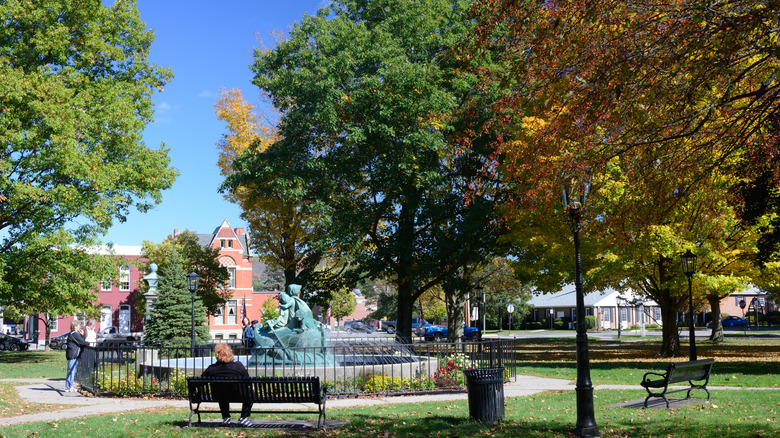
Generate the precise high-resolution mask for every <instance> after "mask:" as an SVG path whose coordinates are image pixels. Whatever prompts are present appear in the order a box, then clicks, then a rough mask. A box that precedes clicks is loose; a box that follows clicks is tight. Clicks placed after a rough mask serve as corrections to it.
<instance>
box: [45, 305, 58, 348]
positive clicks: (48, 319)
mask: <svg viewBox="0 0 780 438" xmlns="http://www.w3.org/2000/svg"><path fill="white" fill-rule="evenodd" d="M55 318H56V317H55ZM43 327H44V329H45V332H46V337H45V338H44V341H43V344H44V348H43V351H49V339H51V316H49V314H48V313H46V318H45V319H43Z"/></svg>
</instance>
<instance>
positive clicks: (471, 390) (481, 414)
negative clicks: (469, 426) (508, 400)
mask: <svg viewBox="0 0 780 438" xmlns="http://www.w3.org/2000/svg"><path fill="white" fill-rule="evenodd" d="M463 374H465V375H466V389H467V390H468V394H469V416H471V418H473V419H475V420H477V421H480V422H482V423H488V424H492V423H495V422H497V421H499V420H503V419H504V368H503V367H500V368H481V369H467V370H463Z"/></svg>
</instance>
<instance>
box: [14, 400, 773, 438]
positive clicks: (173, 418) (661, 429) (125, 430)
mask: <svg viewBox="0 0 780 438" xmlns="http://www.w3.org/2000/svg"><path fill="white" fill-rule="evenodd" d="M712 395H713V402H712V403H711V404H699V405H690V406H686V407H684V408H681V409H672V410H665V409H647V410H641V409H629V408H608V407H607V406H609V405H611V404H615V403H618V402H621V401H626V400H633V399H638V398H642V397H644V391H597V392H596V394H595V397H594V403H595V413H596V423H597V425H598V427H599V430H600V431H601V432H602V435H603V436H604V437H614V438H618V437H620V438H624V437H667V436H674V437H676V436H681V437H691V436H695V437H697V438H699V437H701V438H709V437H712V438H729V437H735V438H736V437H739V438H742V437H774V436H778V434H780V422H779V420H780V418H778V409H780V391H757V392H745V391H713V394H712ZM327 413H328V418H329V419H333V420H346V421H347V422H348V423H347V424H346V425H345V426H343V427H341V428H339V429H336V430H326V431H321V432H314V431H306V432H301V431H298V432H296V431H287V432H283V431H268V430H255V429H243V428H230V429H227V428H207V427H203V428H188V427H187V416H188V412H187V411H186V410H183V409H162V410H159V409H157V410H153V411H152V410H149V411H146V412H133V413H128V414H115V415H102V416H94V417H84V418H79V419H73V420H65V421H58V422H50V423H44V422H41V423H33V424H22V425H13V426H6V427H2V428H0V435H1V436H4V437H8V438H11V437H30V436H41V437H44V436H45V437H54V438H56V437H63V438H64V437H72V436H100V437H190V436H192V437H225V436H229V437H248V436H287V435H290V436H315V437H331V438H353V437H354V438H365V437H407V436H415V437H418V436H419V437H478V436H492V437H561V438H563V437H569V436H570V435H569V431H570V430H571V429H572V428H573V427H574V423H575V422H576V412H575V396H574V392H573V391H565V392H554V393H544V394H539V395H535V396H531V397H516V398H507V399H506V419H505V421H503V422H501V423H499V424H495V425H484V424H480V423H477V422H475V421H472V420H471V419H469V417H468V407H467V402H466V401H459V402H425V403H418V404H414V405H409V404H402V405H387V406H381V407H359V408H349V409H333V408H331V409H328V410H327ZM254 417H255V418H281V417H280V416H270V417H269V416H254Z"/></svg>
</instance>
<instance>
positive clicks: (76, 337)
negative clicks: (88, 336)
mask: <svg viewBox="0 0 780 438" xmlns="http://www.w3.org/2000/svg"><path fill="white" fill-rule="evenodd" d="M87 346H89V344H87V341H85V340H84V337H83V336H82V335H81V321H79V320H78V319H74V320H73V321H71V322H70V333H69V334H68V344H67V350H66V351H65V358H66V359H68V373H67V375H66V376H65V391H67V392H76V388H74V387H73V380H74V379H75V378H76V367H77V366H78V364H79V356H81V349H82V348H84V347H87Z"/></svg>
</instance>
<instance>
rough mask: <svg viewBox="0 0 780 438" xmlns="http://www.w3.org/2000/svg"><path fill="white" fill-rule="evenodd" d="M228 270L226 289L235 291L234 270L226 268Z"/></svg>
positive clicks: (233, 268)
mask: <svg viewBox="0 0 780 438" xmlns="http://www.w3.org/2000/svg"><path fill="white" fill-rule="evenodd" d="M227 270H228V281H227V287H228V288H229V289H235V288H236V268H235V267H231V268H227Z"/></svg>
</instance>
